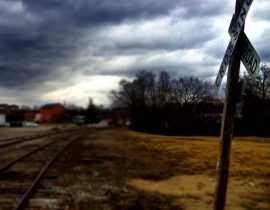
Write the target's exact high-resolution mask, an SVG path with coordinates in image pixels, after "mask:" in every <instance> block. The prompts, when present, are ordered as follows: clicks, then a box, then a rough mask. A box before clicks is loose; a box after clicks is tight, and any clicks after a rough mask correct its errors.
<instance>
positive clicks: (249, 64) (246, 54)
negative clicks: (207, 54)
mask: <svg viewBox="0 0 270 210" xmlns="http://www.w3.org/2000/svg"><path fill="white" fill-rule="evenodd" d="M252 2H253V0H245V1H244V3H243V6H242V8H241V12H240V14H239V17H238V18H237V19H236V17H235V15H233V18H232V21H231V24H230V27H229V34H230V36H231V40H230V42H229V45H228V47H227V49H226V52H225V55H224V57H223V59H222V63H221V66H220V68H219V71H218V74H217V77H216V80H215V83H214V87H215V91H216V93H217V92H218V90H219V88H220V84H221V82H222V79H223V77H224V75H225V72H226V69H227V67H228V64H229V62H230V59H231V56H232V53H233V51H234V48H235V46H236V43H237V41H238V38H239V35H240V32H241V30H242V28H243V26H244V23H245V19H246V16H247V13H248V11H249V8H250V6H251V4H252ZM241 61H242V62H243V64H244V66H245V68H246V69H247V71H248V73H249V74H250V75H251V76H255V75H256V74H257V73H258V70H259V64H260V61H261V59H260V57H259V55H258V53H257V52H256V50H255V49H254V47H253V46H252V44H251V43H250V41H249V40H248V38H247V36H246V35H245V34H244V49H243V51H242V58H241Z"/></svg>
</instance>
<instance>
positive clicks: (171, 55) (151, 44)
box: [0, 0, 269, 101]
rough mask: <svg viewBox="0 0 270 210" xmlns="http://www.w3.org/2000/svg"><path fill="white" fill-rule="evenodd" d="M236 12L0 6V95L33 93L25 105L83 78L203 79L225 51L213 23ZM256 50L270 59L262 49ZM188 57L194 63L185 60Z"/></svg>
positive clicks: (142, 3) (25, 3)
mask: <svg viewBox="0 0 270 210" xmlns="http://www.w3.org/2000/svg"><path fill="white" fill-rule="evenodd" d="M265 2H266V1H265ZM233 6H234V3H233V4H229V3H227V1H226V0H222V1H220V0H167V1H163V0H76V1H74V0H10V1H0V78H1V83H0V93H1V94H2V93H3V90H6V89H12V90H14V91H12V94H13V93H16V91H18V93H17V94H18V95H20V93H21V92H23V91H25V90H27V91H29V90H30V89H32V90H35V89H36V90H35V91H34V92H33V91H29V92H31V94H30V95H29V97H30V98H31V95H33V96H34V97H38V95H40V100H42V95H44V93H48V92H49V91H51V90H54V89H55V90H56V89H61V88H62V87H68V86H69V85H70V86H72V85H74V83H75V80H76V82H78V81H80V79H78V78H80V76H85V77H87V76H91V75H116V76H126V77H129V76H134V74H135V73H134V72H136V71H138V70H153V71H161V70H166V71H169V72H171V73H172V75H179V74H183V75H184V74H185V73H192V74H193V75H196V76H202V77H205V76H207V77H208V76H209V75H208V74H209V73H204V72H199V71H200V69H207V68H210V69H212V68H213V66H214V65H219V64H220V62H216V60H217V59H220V60H221V57H222V55H223V53H224V50H225V47H226V46H224V41H223V37H221V39H218V40H217V39H216V38H215V37H216V36H217V34H216V32H217V30H220V27H219V26H217V27H216V26H215V25H214V23H213V22H214V21H215V20H216V18H217V17H218V19H219V18H220V20H219V21H217V22H219V24H223V22H222V18H224V17H227V16H228V15H227V13H230V14H231V13H232V12H233V9H232V7H233ZM259 10H261V16H262V19H263V20H269V15H268V13H267V12H265V10H264V8H263V7H260V8H259ZM226 24H227V25H228V24H229V23H226ZM227 25H226V27H227ZM219 32H220V31H219ZM257 46H258V47H260V48H262V50H261V51H260V52H259V53H260V55H262V57H263V58H267V57H268V58H269V54H268V50H267V49H266V47H265V46H266V45H264V44H263V43H261V42H258V45H257ZM198 49H201V51H200V52H198V51H197V52H196V53H195V54H194V57H193V56H192V51H194V50H198ZM186 51H188V53H191V55H190V56H188V57H187V58H186V60H183V59H182V57H184V56H185V54H184V53H181V52H186ZM200 53H201V54H205V55H206V56H205V57H206V61H204V60H203V59H200V58H199V57H200ZM179 60H180V61H179ZM216 63H218V64H216ZM78 75H79V76H78ZM75 77H77V78H75ZM73 78H75V79H74V80H73ZM1 88H2V89H1ZM1 91H2V92H1ZM25 92H26V91H25ZM18 97H19V96H18ZM25 98H26V96H25ZM0 100H1V98H0ZM35 100H36V101H38V99H35Z"/></svg>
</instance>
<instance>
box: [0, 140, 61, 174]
mask: <svg viewBox="0 0 270 210" xmlns="http://www.w3.org/2000/svg"><path fill="white" fill-rule="evenodd" d="M56 142H57V141H53V142H50V143H47V144H45V145H42V146H39V147H37V148H35V149H33V150H31V151H29V152H27V153H25V154H23V155H22V156H20V157H18V158H16V159H15V160H12V161H10V162H8V163H6V164H4V165H3V166H0V174H1V173H3V172H4V171H6V170H7V169H8V168H10V167H11V166H12V165H14V164H15V163H17V162H18V161H20V160H22V159H24V158H26V157H28V156H30V155H32V154H34V153H35V152H37V151H39V150H42V149H43V148H45V147H47V146H49V145H51V144H54V143H56Z"/></svg>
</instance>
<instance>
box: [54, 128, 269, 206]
mask: <svg viewBox="0 0 270 210" xmlns="http://www.w3.org/2000/svg"><path fill="white" fill-rule="evenodd" d="M218 141H219V138H218V137H201V136H192V137H179V136H170V137H168V136H161V135H151V134H145V133H140V132H134V131H129V130H125V129H109V130H108V129H107V130H102V131H100V132H98V133H93V134H91V133H89V135H88V137H87V138H86V139H85V140H84V141H82V142H81V145H79V144H76V145H73V146H72V148H73V150H74V151H75V149H76V148H77V149H78V151H79V152H77V153H73V154H72V155H69V157H68V158H69V160H65V162H67V161H69V163H70V165H69V168H68V171H66V172H64V171H63V175H62V176H61V177H60V179H59V183H58V185H62V187H64V191H65V192H67V193H68V192H70V195H71V196H70V197H69V199H70V200H69V201H67V202H73V204H74V203H75V204H74V208H70V209H76V210H77V209H89V207H91V209H107V210H110V209H113V210H170V209H173V210H206V209H207V210H209V209H212V206H213V197H214V191H215V174H216V161H217V157H218V150H219V142H218ZM231 151H232V154H231V167H230V176H229V186H228V192H227V203H226V210H269V209H270V167H269V166H270V158H269V157H270V138H257V137H245V138H242V137H239V138H238V137H237V138H235V139H234V141H233V144H232V150H231ZM78 158H79V159H78ZM75 159H76V161H75ZM71 206H72V205H71Z"/></svg>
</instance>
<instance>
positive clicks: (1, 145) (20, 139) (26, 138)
mask: <svg viewBox="0 0 270 210" xmlns="http://www.w3.org/2000/svg"><path fill="white" fill-rule="evenodd" d="M70 132H74V130H69V131H65V132H60V133H59V131H58V132H49V133H42V134H38V135H28V136H20V137H15V138H8V139H1V140H0V148H5V147H8V146H12V145H16V144H20V143H24V142H27V141H33V140H38V139H41V138H46V137H50V136H55V135H59V134H61V133H70Z"/></svg>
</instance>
